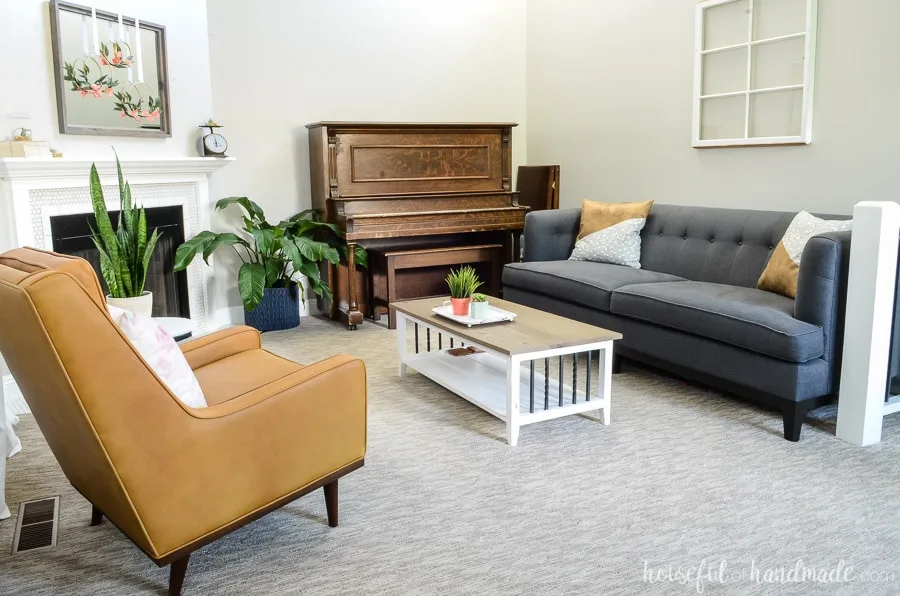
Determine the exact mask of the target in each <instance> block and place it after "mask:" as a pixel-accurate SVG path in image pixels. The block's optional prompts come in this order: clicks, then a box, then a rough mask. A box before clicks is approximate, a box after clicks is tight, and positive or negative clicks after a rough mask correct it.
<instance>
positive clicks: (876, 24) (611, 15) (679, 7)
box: [527, 0, 900, 213]
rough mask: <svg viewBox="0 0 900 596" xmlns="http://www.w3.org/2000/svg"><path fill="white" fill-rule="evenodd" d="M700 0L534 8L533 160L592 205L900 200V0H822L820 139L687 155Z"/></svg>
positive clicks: (819, 206) (572, 2) (575, 0)
mask: <svg viewBox="0 0 900 596" xmlns="http://www.w3.org/2000/svg"><path fill="white" fill-rule="evenodd" d="M695 5H696V1H695V0H624V1H623V0H554V1H553V2H549V1H547V0H528V2H527V11H528V22H527V31H528V32H527V49H528V52H527V77H528V81H527V86H528V92H527V104H528V111H527V122H528V162H529V163H559V164H561V166H562V173H561V204H562V206H564V207H572V206H576V205H579V204H580V201H581V199H582V198H585V197H590V198H593V199H597V200H608V201H626V200H645V199H651V198H652V199H655V200H657V201H659V202H666V203H681V204H695V205H719V206H725V207H744V208H755V209H779V210H794V209H801V208H802V209H808V210H815V211H819V212H830V213H850V212H851V211H852V206H853V205H854V204H855V203H856V202H858V201H861V200H900V165H898V161H900V140H898V139H900V69H898V67H897V64H898V63H897V56H900V36H898V35H897V30H896V27H897V23H900V2H897V0H867V1H866V2H851V1H849V0H844V1H835V0H829V1H827V2H826V1H822V2H820V8H819V52H818V73H817V79H816V95H815V112H814V120H813V143H812V145H810V146H808V147H753V148H739V149H702V150H698V149H693V148H691V145H690V141H691V101H692V77H693V47H694V8H695Z"/></svg>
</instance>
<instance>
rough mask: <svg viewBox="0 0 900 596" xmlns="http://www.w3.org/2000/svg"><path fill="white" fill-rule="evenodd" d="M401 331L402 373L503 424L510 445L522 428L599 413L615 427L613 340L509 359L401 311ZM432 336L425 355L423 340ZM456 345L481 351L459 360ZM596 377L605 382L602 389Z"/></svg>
mask: <svg viewBox="0 0 900 596" xmlns="http://www.w3.org/2000/svg"><path fill="white" fill-rule="evenodd" d="M408 326H415V332H416V333H415V337H416V348H415V349H416V351H415V352H411V351H410V350H409V346H408V337H407V329H408ZM397 332H398V350H399V354H398V357H399V375H400V376H401V377H403V376H405V374H406V371H407V367H408V368H412V369H414V370H416V371H417V372H419V373H420V374H422V375H424V376H426V377H428V378H429V379H431V380H432V381H434V382H435V383H438V384H439V385H441V386H443V387H445V388H447V389H449V390H450V391H452V392H453V393H455V394H457V395H458V396H460V397H462V398H463V399H465V400H467V401H469V402H471V403H473V404H475V405H476V406H478V407H480V408H481V409H483V410H485V411H486V412H488V413H489V414H491V415H493V416H496V417H497V418H499V419H500V420H503V421H504V422H506V424H507V441H508V442H509V444H510V445H516V443H517V441H518V434H519V428H520V427H522V426H525V425H528V424H533V423H536V422H543V421H546V420H552V419H554V418H560V417H562V416H569V415H573V414H580V413H583V412H589V411H594V410H599V411H601V421H602V422H603V424H609V420H610V389H611V387H610V386H611V374H612V343H613V342H612V341H605V342H596V343H592V344H583V345H578V346H571V347H566V348H556V349H549V350H541V351H539V352H529V353H525V354H515V355H507V354H501V353H497V352H495V351H493V350H491V349H490V348H487V347H485V346H481V345H479V344H477V343H475V342H473V341H471V340H470V339H466V338H464V337H462V335H463V334H464V333H465V331H463V330H462V329H461V330H460V334H459V335H457V334H454V333H450V332H448V331H447V330H446V329H440V328H437V327H434V326H431V325H429V324H428V323H427V322H425V321H422V320H418V319H415V318H413V317H409V316H407V315H405V314H403V313H397ZM426 334H427V336H428V341H427V343H426V345H424V346H422V348H423V349H422V350H421V351H420V350H419V345H418V344H419V336H420V335H422V336H425V335H426ZM432 337H433V339H432ZM423 339H424V338H423ZM451 345H453V346H455V347H457V348H458V347H460V346H462V345H465V346H466V347H470V348H476V349H477V350H480V352H478V353H471V354H467V355H463V356H454V355H452V354H450V353H449V349H450V346H451ZM554 368H555V370H556V374H557V377H556V378H554V377H553V369H554ZM545 371H546V373H545ZM567 376H568V378H569V379H570V380H571V383H566V377H567ZM579 376H580V377H581V378H579ZM560 378H561V379H562V381H560ZM592 379H593V380H599V382H598V383H596V385H597V386H596V387H593V386H592ZM579 385H581V386H583V387H584V389H580V388H579ZM573 387H574V390H573Z"/></svg>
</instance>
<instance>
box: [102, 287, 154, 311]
mask: <svg viewBox="0 0 900 596" xmlns="http://www.w3.org/2000/svg"><path fill="white" fill-rule="evenodd" d="M106 303H107V304H110V305H112V306H115V307H117V308H121V309H123V310H130V311H131V312H136V313H138V314H139V315H144V316H146V317H152V316H153V292H144V293H143V294H141V295H140V296H135V297H134V298H113V297H112V296H110V295H109V294H107V295H106Z"/></svg>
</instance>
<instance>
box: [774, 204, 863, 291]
mask: <svg viewBox="0 0 900 596" xmlns="http://www.w3.org/2000/svg"><path fill="white" fill-rule="evenodd" d="M852 225H853V220H852V219H847V220H836V219H820V218H818V217H816V216H815V215H812V214H811V213H808V212H806V211H801V212H800V213H798V214H797V215H796V216H794V219H793V221H791V225H789V226H788V229H787V230H786V231H785V232H784V237H783V238H782V239H781V242H779V243H778V246H776V247H775V250H774V251H773V252H772V256H771V257H769V264H768V265H766V268H765V270H763V272H762V275H760V276H759V281H758V282H757V283H756V287H757V288H759V289H760V290H768V291H769V292H775V293H776V294H782V295H784V296H787V297H788V298H796V297H797V279H798V278H799V277H800V257H801V256H802V255H803V249H804V248H806V243H807V242H809V240H810V238H812V237H813V236H815V235H816V234H824V233H825V232H840V231H843V230H849V229H850V228H851V227H852Z"/></svg>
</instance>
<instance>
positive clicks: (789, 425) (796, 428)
mask: <svg viewBox="0 0 900 596" xmlns="http://www.w3.org/2000/svg"><path fill="white" fill-rule="evenodd" d="M806 411H807V408H806V404H804V403H803V402H799V401H798V402H792V403H790V404H787V405H786V406H785V408H784V414H783V420H784V438H785V439H787V440H788V441H793V442H794V443H796V442H797V441H799V440H800V429H801V428H802V427H803V419H804V418H805V417H806Z"/></svg>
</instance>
